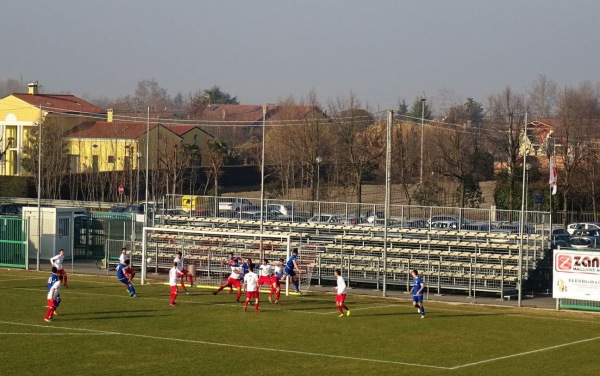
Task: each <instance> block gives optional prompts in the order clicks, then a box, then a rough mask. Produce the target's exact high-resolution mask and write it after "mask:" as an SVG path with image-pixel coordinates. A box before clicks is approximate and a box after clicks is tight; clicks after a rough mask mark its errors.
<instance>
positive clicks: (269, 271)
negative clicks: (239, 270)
mask: <svg viewBox="0 0 600 376" xmlns="http://www.w3.org/2000/svg"><path fill="white" fill-rule="evenodd" d="M272 275H273V267H272V266H271V265H269V260H267V259H263V261H262V264H261V265H260V266H259V270H258V288H259V289H260V288H261V287H262V285H267V286H271V285H272V284H273V283H272V282H271V276H272Z"/></svg>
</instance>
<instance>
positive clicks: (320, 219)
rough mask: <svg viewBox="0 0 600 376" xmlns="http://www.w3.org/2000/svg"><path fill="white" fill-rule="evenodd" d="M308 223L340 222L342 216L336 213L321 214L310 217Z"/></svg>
mask: <svg viewBox="0 0 600 376" xmlns="http://www.w3.org/2000/svg"><path fill="white" fill-rule="evenodd" d="M308 223H322V224H340V223H342V218H341V217H340V216H338V215H336V214H321V215H315V216H313V217H312V218H310V219H309V220H308Z"/></svg>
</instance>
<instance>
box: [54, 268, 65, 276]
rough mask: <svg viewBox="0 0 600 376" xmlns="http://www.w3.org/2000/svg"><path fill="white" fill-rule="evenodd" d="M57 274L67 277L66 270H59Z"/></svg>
mask: <svg viewBox="0 0 600 376" xmlns="http://www.w3.org/2000/svg"><path fill="white" fill-rule="evenodd" d="M56 274H62V275H67V272H66V271H65V270H64V269H59V270H57V271H56Z"/></svg>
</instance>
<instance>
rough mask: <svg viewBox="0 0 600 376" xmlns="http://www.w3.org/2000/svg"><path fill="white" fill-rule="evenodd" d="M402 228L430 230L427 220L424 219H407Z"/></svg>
mask: <svg viewBox="0 0 600 376" xmlns="http://www.w3.org/2000/svg"><path fill="white" fill-rule="evenodd" d="M402 227H404V228H428V227H429V224H428V223H427V220H426V219H424V218H417V219H407V220H405V221H403V222H402Z"/></svg>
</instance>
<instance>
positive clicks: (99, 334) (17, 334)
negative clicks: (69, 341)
mask: <svg viewBox="0 0 600 376" xmlns="http://www.w3.org/2000/svg"><path fill="white" fill-rule="evenodd" d="M113 335H115V333H2V332H0V336H52V337H54V336H113Z"/></svg>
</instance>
